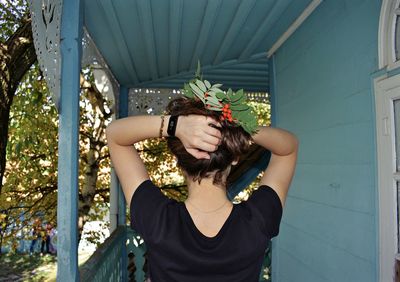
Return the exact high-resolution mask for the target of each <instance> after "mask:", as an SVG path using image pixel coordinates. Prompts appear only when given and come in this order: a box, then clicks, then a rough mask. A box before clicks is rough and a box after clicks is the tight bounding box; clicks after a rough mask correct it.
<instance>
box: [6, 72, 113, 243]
mask: <svg viewBox="0 0 400 282" xmlns="http://www.w3.org/2000/svg"><path fill="white" fill-rule="evenodd" d="M80 108H81V115H80V116H81V119H80V128H79V131H80V139H79V145H80V146H79V154H80V158H79V204H78V207H79V212H78V214H79V230H80V233H79V235H81V231H82V228H83V226H84V224H85V222H86V221H87V220H99V219H102V218H103V217H104V215H105V212H106V210H107V209H106V208H105V207H106V206H107V203H108V202H109V183H110V178H109V177H110V173H109V171H110V169H109V168H110V160H109V154H108V149H107V146H106V140H105V128H106V126H107V124H108V122H110V120H111V116H112V110H111V108H110V105H109V102H108V101H107V100H106V98H104V97H103V96H102V95H101V94H100V92H99V91H98V90H97V88H96V87H95V86H94V82H93V78H92V77H91V72H90V71H89V70H86V71H85V72H84V73H83V74H82V76H81V100H80ZM57 136H58V113H57V111H56V109H55V107H54V104H53V103H52V101H51V98H50V93H49V92H48V89H47V87H46V83H45V81H44V78H43V77H42V75H41V73H40V70H39V69H38V66H37V65H36V66H35V67H34V68H32V69H31V70H30V71H29V72H28V74H27V75H26V77H25V79H24V80H23V81H22V82H21V84H20V87H19V88H18V91H17V95H16V96H15V99H14V103H13V105H12V108H11V115H10V135H9V142H8V146H7V167H6V172H5V183H4V190H3V192H2V193H1V194H0V203H1V204H0V212H1V214H0V218H1V219H0V223H1V224H2V226H1V230H0V240H3V239H4V240H5V243H6V244H8V245H15V244H14V243H12V242H11V241H15V240H17V239H19V238H17V236H16V234H25V235H26V236H25V239H29V233H30V229H31V225H32V222H33V219H34V218H36V217H40V218H41V219H42V221H44V222H53V223H54V224H56V211H57V188H58V186H57V185H58V184H57V159H58V137H57ZM6 230H7V231H6ZM92 237H93V238H97V237H98V234H96V233H92ZM1 243H2V242H1V241H0V245H1Z"/></svg>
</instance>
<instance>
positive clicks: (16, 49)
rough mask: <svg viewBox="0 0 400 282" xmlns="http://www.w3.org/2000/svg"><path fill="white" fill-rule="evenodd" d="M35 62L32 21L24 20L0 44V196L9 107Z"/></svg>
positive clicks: (4, 163) (4, 164) (4, 162)
mask: <svg viewBox="0 0 400 282" xmlns="http://www.w3.org/2000/svg"><path fill="white" fill-rule="evenodd" d="M35 61H36V53H35V47H34V45H33V37H32V26H31V19H23V20H21V25H20V26H19V27H18V29H17V30H16V31H15V33H14V34H13V36H11V37H10V38H9V39H8V40H7V41H6V42H5V43H1V44H0V193H1V188H2V186H3V175H4V171H5V166H6V147H7V139H8V123H9V117H10V107H11V104H12V101H13V98H14V95H15V91H16V90H17V87H18V84H19V83H20V81H21V79H22V78H23V76H24V75H25V74H26V72H27V71H28V70H29V69H30V68H31V66H32V65H33V64H34V63H35Z"/></svg>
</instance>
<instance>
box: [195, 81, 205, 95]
mask: <svg viewBox="0 0 400 282" xmlns="http://www.w3.org/2000/svg"><path fill="white" fill-rule="evenodd" d="M196 85H197V86H198V87H199V88H200V90H201V91H203V92H206V91H207V88H206V85H205V84H204V82H203V81H201V80H196Z"/></svg>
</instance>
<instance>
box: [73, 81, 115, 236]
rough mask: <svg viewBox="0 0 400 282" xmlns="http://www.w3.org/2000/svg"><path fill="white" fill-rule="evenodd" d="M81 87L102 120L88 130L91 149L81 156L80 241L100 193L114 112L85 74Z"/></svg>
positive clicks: (97, 118)
mask: <svg viewBox="0 0 400 282" xmlns="http://www.w3.org/2000/svg"><path fill="white" fill-rule="evenodd" d="M81 89H82V90H83V91H85V95H86V97H87V99H88V100H89V103H90V104H91V106H92V109H93V117H94V119H95V120H99V121H100V122H95V123H94V124H92V125H91V130H87V132H86V133H87V134H86V135H85V136H86V137H85V138H87V140H88V142H87V143H88V147H89V150H88V151H87V152H86V154H85V155H84V156H82V157H81V162H83V163H84V164H85V171H84V175H85V180H84V183H83V187H82V188H81V190H80V194H79V209H78V214H79V221H78V228H79V235H78V239H79V241H80V239H81V237H82V231H83V227H84V225H85V223H86V221H87V218H88V214H89V211H90V208H91V207H92V205H93V202H94V197H95V196H96V194H97V193H98V191H97V190H96V188H97V185H96V184H97V180H98V175H99V170H100V161H101V159H102V158H103V157H104V153H102V152H104V150H103V148H104V147H105V146H106V141H105V130H106V120H107V119H109V118H110V117H111V114H112V113H111V112H107V111H106V109H105V108H104V104H105V98H104V97H103V95H102V94H101V93H100V92H99V91H98V89H97V88H96V87H95V86H94V84H93V83H91V82H89V81H87V80H85V79H84V77H83V76H81Z"/></svg>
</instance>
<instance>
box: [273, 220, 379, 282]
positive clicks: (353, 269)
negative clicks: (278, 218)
mask: <svg viewBox="0 0 400 282" xmlns="http://www.w3.org/2000/svg"><path fill="white" fill-rule="evenodd" d="M314 217H315V216H314ZM280 236H281V237H282V238H281V239H282V240H281V244H280V245H279V250H278V251H279V252H280V258H279V259H280V261H279V262H278V263H279V264H281V265H285V266H286V267H287V268H286V271H285V270H283V269H282V271H281V273H282V274H284V275H285V276H288V277H290V278H293V277H297V279H295V280H292V281H307V282H308V281H316V282H319V281H332V282H336V281H343V282H373V281H375V274H374V271H375V269H374V263H371V262H369V261H367V260H364V259H362V258H359V257H357V256H354V255H353V254H351V253H349V252H348V250H346V249H343V248H338V247H336V246H335V245H333V244H329V243H326V242H324V241H323V240H321V239H320V238H319V237H315V236H313V235H310V234H308V233H305V232H303V231H302V230H300V229H298V228H296V227H292V226H290V225H286V224H282V225H281V235H280ZM293 238H296V240H293ZM359 239H360V240H363V239H362V236H361V237H359ZM299 242H301V244H299ZM370 247H371V246H369V245H368V246H366V248H370ZM296 261H297V264H302V268H303V270H302V271H301V270H300V271H299V270H297V271H296V269H293V263H295V262H296ZM310 273H313V274H314V276H319V277H324V278H325V279H326V280H314V279H312V280H308V278H309V275H310Z"/></svg>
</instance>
